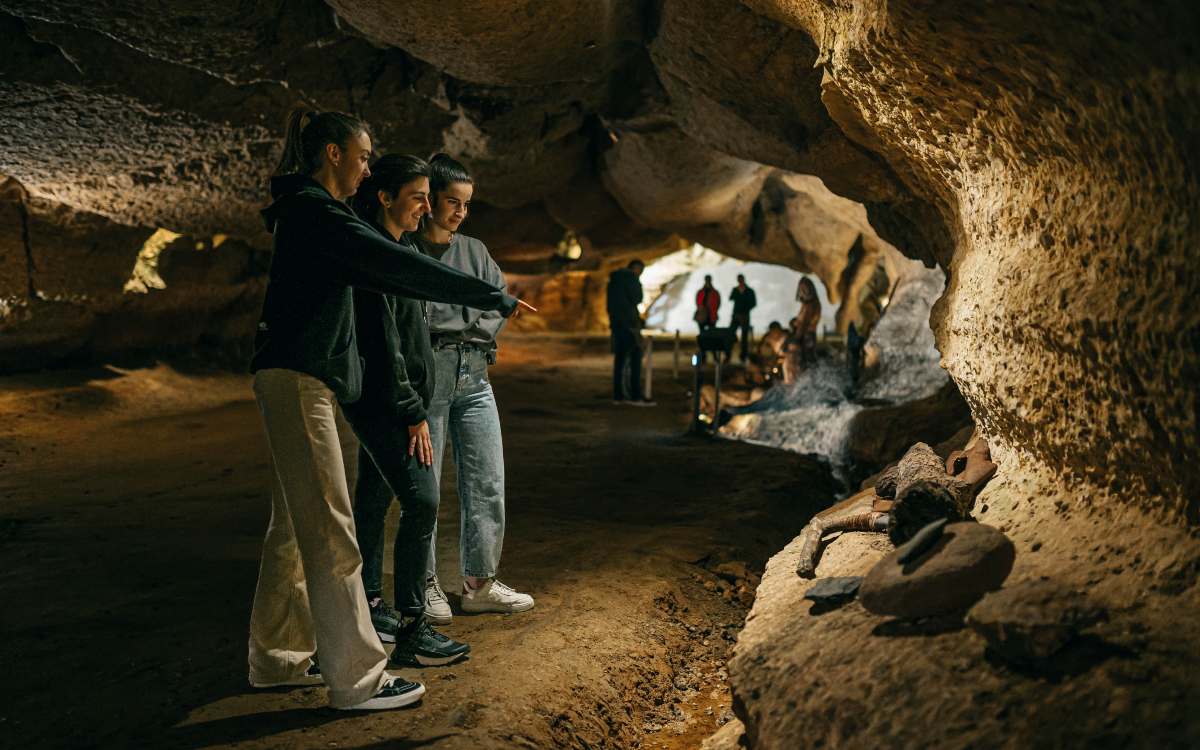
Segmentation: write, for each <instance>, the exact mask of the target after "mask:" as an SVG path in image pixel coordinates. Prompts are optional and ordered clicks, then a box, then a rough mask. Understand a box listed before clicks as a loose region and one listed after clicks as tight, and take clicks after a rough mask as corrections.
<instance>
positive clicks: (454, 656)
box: [388, 616, 471, 667]
mask: <svg viewBox="0 0 1200 750" xmlns="http://www.w3.org/2000/svg"><path fill="white" fill-rule="evenodd" d="M469 653H471V647H470V646H468V645H467V644H465V643H459V642H458V641H456V640H453V639H451V638H448V637H446V636H444V635H442V634H441V633H439V632H437V631H436V630H434V629H433V627H432V626H430V624H429V621H428V620H426V619H425V617H423V616H422V617H418V618H416V619H415V620H413V622H412V623H410V624H406V625H402V626H401V627H399V628H397V629H396V648H395V650H393V651H392V656H391V658H390V659H388V664H390V665H391V666H393V667H441V666H444V665H446V664H453V663H454V662H456V661H458V660H459V659H461V658H463V657H464V656H466V655H467V654H469Z"/></svg>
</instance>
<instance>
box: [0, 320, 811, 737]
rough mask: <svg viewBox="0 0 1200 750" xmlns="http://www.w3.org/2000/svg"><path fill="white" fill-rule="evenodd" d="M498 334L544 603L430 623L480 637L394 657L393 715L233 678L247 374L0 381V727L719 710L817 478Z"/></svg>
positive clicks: (255, 436) (413, 729) (244, 549)
mask: <svg viewBox="0 0 1200 750" xmlns="http://www.w3.org/2000/svg"><path fill="white" fill-rule="evenodd" d="M501 343H502V349H501V351H502V359H501V362H500V364H499V365H497V366H496V368H495V369H494V383H495V389H496V392H497V395H498V400H499V402H500V407H501V414H502V419H503V424H504V430H505V442H506V453H507V457H508V496H509V507H508V517H509V524H508V531H507V535H506V537H507V538H506V543H505V552H504V558H503V562H502V570H501V575H502V576H503V578H504V579H505V580H506V581H509V582H511V583H513V584H514V585H518V586H520V587H521V588H522V590H527V591H530V592H531V593H532V594H533V595H534V596H535V597H536V598H537V606H536V607H535V608H534V609H533V610H531V611H530V612H527V613H522V614H518V615H510V616H504V615H479V616H465V615H456V617H455V620H454V622H453V624H451V625H449V626H446V628H444V630H445V632H447V633H449V634H451V635H452V636H453V637H455V638H459V639H463V640H466V641H468V642H470V643H471V645H472V648H473V650H472V655H471V658H470V659H469V660H468V661H466V662H464V663H461V664H458V665H453V666H450V667H446V668H442V669H425V670H407V671H405V674H406V675H407V676H409V677H411V678H416V679H421V680H424V681H425V682H426V683H427V684H428V685H429V692H428V694H427V696H426V698H425V701H424V703H423V705H422V707H420V708H418V709H415V710H409V711H400V712H386V714H387V715H386V718H384V717H381V716H379V715H365V716H357V717H352V718H347V717H346V715H344V714H340V715H334V714H333V712H330V711H328V710H327V709H325V710H323V709H321V708H320V707H321V706H322V705H323V704H324V701H325V698H324V689H323V688H305V689H299V690H292V691H287V690H275V691H265V692H264V691H252V690H250V689H249V688H248V686H247V685H246V683H245V672H246V665H245V658H246V646H245V632H246V623H247V619H248V617H249V606H250V601H251V596H252V593H253V587H254V581H255V577H256V573H257V560H258V556H259V554H260V552H261V547H262V533H263V530H264V528H265V523H266V515H265V513H266V510H267V508H268V505H269V501H268V486H267V476H268V474H267V464H266V450H265V445H264V440H263V438H262V434H261V432H262V428H261V424H260V419H259V415H258V413H257V409H256V408H255V405H254V403H253V400H252V399H251V398H250V381H249V378H248V377H247V376H241V375H235V374H230V373H226V372H212V371H207V372H188V371H180V370H177V369H173V368H171V367H168V366H166V365H157V366H153V367H145V368H137V369H130V370H118V369H115V368H111V367H106V368H96V369H92V370H62V371H58V372H57V373H54V374H40V375H37V376H20V375H12V376H5V377H4V378H3V379H2V381H0V385H2V387H0V425H2V427H0V431H2V432H0V461H2V462H3V475H2V477H0V497H2V498H3V501H4V515H3V524H4V525H3V527H0V531H2V533H3V544H2V545H0V570H3V577H2V578H0V595H2V596H3V599H4V601H5V602H6V608H7V610H8V613H7V614H6V616H5V623H6V628H5V630H6V637H5V639H4V641H3V643H2V644H0V661H3V663H4V664H6V665H8V666H9V668H10V669H11V670H12V671H13V673H14V674H21V675H25V677H24V678H22V683H23V684H22V685H21V686H20V688H17V687H16V681H9V682H8V683H7V687H6V688H5V693H6V695H5V698H4V701H3V703H4V706H5V709H4V716H5V722H4V725H5V732H6V733H7V734H8V736H9V738H10V740H11V743H12V746H14V747H37V746H52V745H53V746H58V745H64V746H89V747H128V746H133V745H141V746H162V747H166V746H170V747H177V748H200V747H216V748H219V747H232V746H234V745H235V744H236V745H237V746H238V747H278V746H287V745H296V744H299V745H302V746H305V747H313V746H321V747H325V746H329V745H331V744H333V743H337V744H338V745H339V746H342V747H363V746H387V744H388V743H389V742H393V741H395V742H399V741H401V740H404V741H407V742H416V743H420V742H425V741H428V742H431V743H432V742H434V741H435V739H436V746H438V747H462V748H469V747H470V748H474V747H520V746H529V747H551V746H580V745H581V744H582V743H586V745H587V746H590V747H601V746H612V747H631V746H633V744H634V743H635V742H638V741H643V740H645V741H647V742H650V741H651V738H653V742H652V744H651V745H650V746H652V747H659V746H662V745H661V744H660V741H661V743H665V744H666V746H668V747H672V748H687V747H696V746H697V745H698V744H699V742H700V741H702V740H703V738H705V737H706V736H708V735H709V734H711V733H712V732H714V731H715V730H716V729H718V728H719V726H720V725H721V724H723V723H725V722H726V721H728V720H729V719H730V718H731V714H730V713H729V703H730V697H729V689H728V683H727V677H726V674H725V670H724V662H725V660H726V658H727V657H728V652H729V649H730V648H731V647H732V643H733V639H734V638H735V637H736V634H737V632H738V630H739V629H740V627H741V623H742V619H743V617H744V616H745V611H746V608H747V606H748V604H749V602H750V601H751V600H752V597H753V590H754V586H755V583H756V581H757V578H758V575H760V574H761V572H762V565H763V563H764V562H765V561H766V558H767V557H768V556H769V555H770V554H772V553H773V552H774V551H775V550H776V549H777V548H778V547H779V546H781V545H782V544H783V543H784V542H786V541H787V539H788V538H789V536H790V534H789V530H790V529H794V528H798V527H799V526H800V525H802V524H803V522H804V521H805V520H806V519H807V516H808V515H810V514H811V513H812V512H813V511H814V510H815V509H816V508H817V507H820V505H821V504H822V503H823V502H824V501H825V499H826V498H827V497H828V496H829V493H830V492H831V491H832V484H831V482H830V479H829V476H828V474H827V472H826V471H825V469H824V468H822V467H821V466H820V465H819V464H818V463H817V462H814V461H806V460H804V459H800V458H797V457H795V456H793V455H791V454H787V453H783V452H778V451H766V450H763V449H760V448H755V447H752V446H746V445H742V444H738V443H732V442H728V441H716V442H704V441H701V442H697V441H695V440H691V439H687V438H685V437H684V436H683V432H684V428H685V427H686V419H687V412H686V395H685V393H684V389H683V386H682V385H681V384H677V383H675V382H674V381H673V380H671V379H670V378H669V377H662V378H660V381H659V384H658V388H659V391H660V394H661V398H662V399H663V401H664V404H667V403H669V404H671V406H669V407H667V406H664V407H662V408H659V409H652V410H637V409H632V410H631V409H628V408H626V409H619V408H616V407H613V405H612V404H611V403H610V402H609V394H608V392H607V388H608V382H609V381H608V377H609V369H608V368H609V360H608V358H607V356H606V355H605V354H604V353H603V352H601V351H599V350H596V351H588V352H583V353H580V352H579V351H578V349H577V348H576V347H575V346H574V345H571V346H570V347H565V346H561V345H555V344H552V343H547V342H545V341H539V342H536V343H526V342H523V341H522V340H521V338H520V337H512V338H511V339H510V338H508V337H506V338H502V342H501ZM659 356H660V361H659V367H660V369H663V370H666V369H669V368H668V363H669V355H668V354H667V353H666V352H663V353H661V354H660V355H659ZM444 479H445V487H444V492H445V496H444V498H443V502H442V506H441V510H442V512H441V519H440V522H441V527H442V529H443V530H444V531H443V532H442V534H441V540H440V541H441V544H440V550H439V562H440V564H441V577H442V581H443V584H444V586H445V587H446V589H447V590H448V591H450V592H456V591H457V590H458V585H459V573H458V566H457V557H458V554H457V538H456V535H455V534H453V533H452V532H451V531H446V530H455V529H457V527H458V510H457V502H456V499H455V496H454V489H453V486H454V485H453V472H452V471H448V472H447V476H446V477H444ZM395 523H396V513H395V508H394V507H393V512H392V514H391V516H390V518H389V527H390V528H394V524H395ZM390 557H391V556H390V553H389V555H388V559H389V561H390ZM389 570H390V567H389ZM451 596H452V599H454V598H456V596H455V595H454V594H453V593H452V594H451ZM81 672H86V674H87V675H88V677H87V682H88V683H89V684H90V686H91V687H90V689H91V690H92V691H93V692H92V694H91V695H90V696H89V699H88V700H86V701H80V702H78V703H76V704H74V705H73V706H71V708H70V711H69V712H68V713H67V714H66V719H65V720H64V715H63V708H62V706H61V705H57V704H56V702H50V701H46V699H45V698H46V696H48V695H53V694H55V693H56V691H60V690H61V689H62V688H63V684H64V682H71V681H75V680H78V679H79V675H80V674H81ZM376 743H377V744H376Z"/></svg>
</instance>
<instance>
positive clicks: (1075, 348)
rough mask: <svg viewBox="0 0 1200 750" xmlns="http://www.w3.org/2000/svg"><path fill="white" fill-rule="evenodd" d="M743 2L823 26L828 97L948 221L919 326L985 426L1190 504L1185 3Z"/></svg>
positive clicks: (1194, 75) (1130, 488)
mask: <svg viewBox="0 0 1200 750" xmlns="http://www.w3.org/2000/svg"><path fill="white" fill-rule="evenodd" d="M748 5H751V6H754V7H756V8H757V9H758V10H760V11H761V12H763V13H765V14H767V15H769V16H771V17H773V18H776V19H777V20H779V21H781V22H783V23H785V24H787V25H790V26H792V27H795V28H803V29H805V30H807V31H808V32H809V34H811V35H812V36H813V38H814V39H819V40H821V47H822V52H821V55H822V58H824V59H827V63H826V65H825V70H826V72H827V74H828V75H827V77H826V79H825V81H824V83H823V90H824V91H825V92H826V98H827V99H829V100H835V101H837V102H838V103H839V106H838V107H837V108H831V114H833V115H834V117H835V118H840V124H842V125H843V128H844V130H845V132H846V133H848V134H851V135H853V134H864V135H862V136H861V139H862V141H863V143H864V145H868V146H870V147H871V148H872V150H874V151H876V152H877V153H879V154H881V155H883V156H884V158H886V159H887V161H888V163H889V164H891V165H892V166H893V169H894V170H895V171H896V173H897V174H899V175H901V176H902V177H903V178H904V180H905V182H906V184H908V185H909V187H910V188H911V189H912V192H913V193H915V194H917V195H920V196H922V197H923V198H925V199H926V201H927V202H928V203H929V205H931V206H933V207H935V208H936V210H937V213H938V215H939V216H940V218H941V220H942V224H944V226H945V227H946V230H947V231H948V232H949V233H950V235H951V236H952V237H953V240H954V244H953V254H952V256H951V257H950V258H948V259H943V263H944V266H945V268H946V270H947V273H948V277H949V283H948V289H947V292H946V294H945V295H944V296H943V298H942V300H941V302H940V304H939V305H938V306H937V308H936V309H935V311H934V316H933V321H932V322H933V325H934V327H935V333H936V336H937V340H938V345H939V348H940V350H941V352H942V354H943V366H944V367H945V368H946V369H947V371H948V372H949V373H950V374H951V376H952V377H953V378H954V379H955V380H956V382H957V383H958V385H959V387H960V388H961V390H962V392H963V395H964V396H965V397H966V399H967V401H968V403H970V405H971V407H972V412H973V414H974V416H975V418H976V420H977V421H978V423H979V424H980V426H981V427H982V428H983V429H984V431H985V432H986V433H987V434H988V435H989V436H991V437H993V438H994V439H995V440H996V441H997V443H999V444H1000V445H1001V446H1002V447H1003V448H1005V449H1010V450H1011V451H1013V454H1014V456H1013V457H1014V459H1018V460H1029V461H1033V462H1036V463H1039V464H1041V465H1043V466H1046V467H1049V468H1050V469H1052V470H1054V471H1056V472H1058V473H1061V474H1063V475H1065V476H1066V477H1067V478H1069V479H1071V480H1074V481H1078V482H1079V487H1080V489H1081V490H1082V492H1081V498H1080V502H1084V503H1086V502H1088V501H1087V500H1086V499H1084V498H1086V497H1088V494H1087V492H1088V490H1097V489H1098V490H1103V491H1105V497H1106V498H1111V500H1112V502H1116V503H1131V504H1133V505H1135V506H1137V507H1140V508H1143V509H1146V510H1150V511H1152V512H1154V513H1155V514H1156V515H1158V516H1159V517H1161V518H1163V519H1169V520H1175V521H1180V522H1183V521H1187V522H1190V523H1195V522H1197V521H1198V520H1200V515H1198V513H1200V505H1198V502H1200V495H1198V494H1197V490H1198V489H1200V485H1198V484H1197V481H1198V477H1200V474H1198V473H1197V470H1196V469H1195V468H1194V467H1195V466H1196V465H1197V464H1196V459H1197V458H1200V455H1198V453H1197V440H1196V427H1197V410H1198V409H1200V404H1198V402H1197V392H1196V388H1195V387H1194V386H1190V387H1189V386H1184V385H1183V384H1185V383H1193V384H1194V383H1196V382H1200V380H1198V378H1197V376H1198V375H1200V371H1198V369H1197V368H1198V366H1200V354H1198V350H1200V346H1198V344H1200V338H1198V337H1200V311H1198V310H1197V309H1196V308H1195V306H1194V305H1193V304H1191V300H1194V299H1195V298H1196V293H1197V290H1198V289H1197V287H1198V284H1200V281H1198V276H1197V274H1196V273H1195V270H1194V269H1195V268H1196V263H1197V260H1198V256H1200V250H1198V246H1200V243H1198V240H1200V228H1198V226H1197V223H1196V221H1195V216H1196V211H1197V208H1198V207H1200V205H1198V204H1200V192H1198V187H1197V183H1196V167H1197V157H1198V155H1200V152H1198V150H1197V149H1198V147H1197V141H1196V139H1195V138H1194V137H1192V136H1191V135H1190V134H1189V133H1191V134H1194V126H1195V124H1196V122H1197V121H1198V119H1200V118H1198V117H1197V115H1198V114H1200V110H1198V105H1197V96H1196V95H1197V93H1198V92H1197V87H1198V85H1200V67H1198V63H1197V58H1196V53H1195V49H1194V45H1193V44H1192V43H1190V42H1186V41H1184V40H1183V39H1182V38H1180V37H1179V36H1178V35H1177V34H1174V33H1173V31H1174V30H1177V29H1183V28H1195V27H1196V22H1197V20H1200V19H1198V17H1197V15H1198V11H1197V8H1196V6H1195V5H1194V4H1191V3H1157V4H1154V5H1153V7H1148V6H1143V5H1141V4H1134V3H1114V4H1109V5H1108V6H1107V7H1105V8H1103V9H1101V8H1097V7H1095V6H1094V5H1092V4H1088V3H1070V2H1067V3H1055V4H1053V5H1052V6H1048V7H1032V6H1019V7H991V6H989V7H977V6H972V5H970V4H968V5H964V6H939V5H937V4H928V3H920V2H911V3H895V2H892V3H887V4H886V5H885V4H874V3H856V4H854V5H853V6H852V7H850V8H845V7H842V6H833V5H827V4H824V3H816V2H812V3H797V2H751V3H748ZM1064 28H1074V29H1086V30H1087V31H1088V33H1081V34H1065V35H1064V34H1063V33H1062V31H1061V30H1062V29H1064ZM915 112H919V113H920V116H914V113H915ZM946 261H948V262H946Z"/></svg>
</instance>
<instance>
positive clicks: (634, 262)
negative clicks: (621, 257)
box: [625, 258, 646, 268]
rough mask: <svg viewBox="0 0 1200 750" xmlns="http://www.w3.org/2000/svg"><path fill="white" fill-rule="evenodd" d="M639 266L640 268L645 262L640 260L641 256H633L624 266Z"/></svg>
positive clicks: (643, 266) (644, 265)
mask: <svg viewBox="0 0 1200 750" xmlns="http://www.w3.org/2000/svg"><path fill="white" fill-rule="evenodd" d="M639 266H640V267H642V268H645V267H646V264H645V263H643V262H642V260H641V258H634V259H633V260H631V261H629V264H628V265H627V266H625V267H626V268H637V267H639Z"/></svg>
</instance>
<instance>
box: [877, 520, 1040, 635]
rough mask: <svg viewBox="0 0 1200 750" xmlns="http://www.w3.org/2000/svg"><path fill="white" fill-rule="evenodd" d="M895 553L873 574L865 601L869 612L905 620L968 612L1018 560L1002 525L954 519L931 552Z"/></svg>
mask: <svg viewBox="0 0 1200 750" xmlns="http://www.w3.org/2000/svg"><path fill="white" fill-rule="evenodd" d="M899 556H900V551H899V550H897V551H893V552H892V553H890V554H889V555H887V556H886V557H884V558H883V559H882V560H880V561H879V562H878V563H877V564H876V565H875V567H874V568H872V569H871V571H870V572H869V573H868V574H867V576H866V578H865V579H864V580H863V583H862V587H861V589H860V590H859V599H860V600H861V601H862V605H863V606H864V607H866V608H867V610H868V611H870V612H873V613H875V614H878V615H890V616H892V617H899V618H903V619H916V618H919V617H932V616H937V615H945V614H949V613H952V612H958V611H962V610H966V609H967V608H969V607H970V606H971V605H973V604H975V603H976V602H977V601H979V600H980V598H982V597H983V595H984V594H986V593H987V592H989V591H994V590H996V589H998V588H1000V586H1001V585H1002V584H1003V583H1004V579H1005V578H1007V577H1008V574H1009V573H1010V572H1011V571H1012V566H1013V561H1014V560H1015V559H1016V548H1015V547H1014V546H1013V543H1012V542H1011V541H1010V540H1009V539H1008V537H1006V536H1005V535H1004V533H1003V532H1001V531H1000V530H998V529H995V528H993V527H991V526H986V525H984V524H979V523H973V522H961V523H952V524H949V525H947V526H946V528H945V531H944V532H943V533H942V536H941V537H940V538H939V539H938V540H937V542H936V543H935V544H934V545H933V546H931V547H930V548H929V549H928V550H926V551H925V552H923V553H922V554H921V555H919V556H917V557H916V558H915V559H913V560H911V561H909V562H908V563H905V564H901V563H900V562H899V560H898V558H899Z"/></svg>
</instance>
